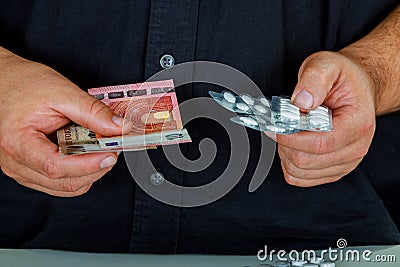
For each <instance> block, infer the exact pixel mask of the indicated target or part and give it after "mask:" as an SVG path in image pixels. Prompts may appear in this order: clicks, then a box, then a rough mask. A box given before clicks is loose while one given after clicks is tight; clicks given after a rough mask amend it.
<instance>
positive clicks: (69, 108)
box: [54, 88, 131, 136]
mask: <svg viewBox="0 0 400 267" xmlns="http://www.w3.org/2000/svg"><path fill="white" fill-rule="evenodd" d="M68 91H69V93H68V94H65V95H63V99H60V101H59V102H58V106H55V107H54V109H56V110H57V111H58V112H60V113H61V114H63V115H64V116H66V117H68V118H69V119H70V120H72V121H74V122H76V123H77V124H79V125H82V126H83V127H86V128H89V129H90V130H92V131H94V132H95V133H97V134H100V135H104V136H114V135H121V134H122V133H123V132H124V133H127V132H128V131H129V130H130V128H131V124H126V125H124V119H123V118H122V117H121V116H118V115H116V114H115V113H114V112H113V111H112V110H111V109H110V108H109V107H108V106H107V105H105V104H104V103H103V102H101V101H99V100H97V99H95V98H94V97H92V96H91V95H89V94H88V93H86V92H84V91H82V90H80V89H79V88H76V89H75V90H74V91H73V92H74V93H71V88H69V90H68ZM123 126H124V127H123Z"/></svg>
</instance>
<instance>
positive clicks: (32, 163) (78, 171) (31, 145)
mask: <svg viewBox="0 0 400 267" xmlns="http://www.w3.org/2000/svg"><path fill="white" fill-rule="evenodd" d="M29 136H30V138H29V140H24V141H21V142H20V144H19V145H20V147H19V151H20V153H19V154H18V155H19V157H18V161H19V162H20V163H21V164H22V165H25V166H27V167H29V168H31V169H33V170H34V171H36V172H38V173H40V174H42V175H44V176H46V177H49V178H53V179H59V178H64V177H78V176H86V175H90V174H93V173H97V172H99V171H100V170H102V169H106V168H109V167H111V166H113V165H114V164H115V163H116V162H117V155H116V154H115V153H97V154H84V155H73V156H68V157H63V158H61V157H60V154H59V152H58V147H57V146H56V145H55V144H53V143H51V142H50V141H49V140H48V139H47V138H46V136H45V135H43V134H41V133H37V132H32V133H30V134H29Z"/></svg>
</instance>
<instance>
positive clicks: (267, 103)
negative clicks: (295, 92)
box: [260, 96, 271, 107]
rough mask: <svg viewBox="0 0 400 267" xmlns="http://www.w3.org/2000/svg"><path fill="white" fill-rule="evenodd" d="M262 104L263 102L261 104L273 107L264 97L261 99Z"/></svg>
mask: <svg viewBox="0 0 400 267" xmlns="http://www.w3.org/2000/svg"><path fill="white" fill-rule="evenodd" d="M260 102H261V104H263V105H264V106H266V107H270V106H271V105H270V103H269V100H268V99H267V98H265V97H263V96H262V97H260Z"/></svg>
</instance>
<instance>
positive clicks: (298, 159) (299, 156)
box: [291, 152, 309, 169]
mask: <svg viewBox="0 0 400 267" xmlns="http://www.w3.org/2000/svg"><path fill="white" fill-rule="evenodd" d="M291 154H292V155H291V161H292V163H293V165H294V166H296V167H297V168H299V169H306V168H307V167H308V165H309V162H308V160H307V157H306V156H305V155H304V154H303V153H300V152H293V153H291Z"/></svg>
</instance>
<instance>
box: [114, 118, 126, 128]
mask: <svg viewBox="0 0 400 267" xmlns="http://www.w3.org/2000/svg"><path fill="white" fill-rule="evenodd" d="M112 121H113V122H114V123H115V124H116V125H117V126H119V127H121V126H122V125H124V119H123V118H122V117H120V116H114V117H113V118H112Z"/></svg>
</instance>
